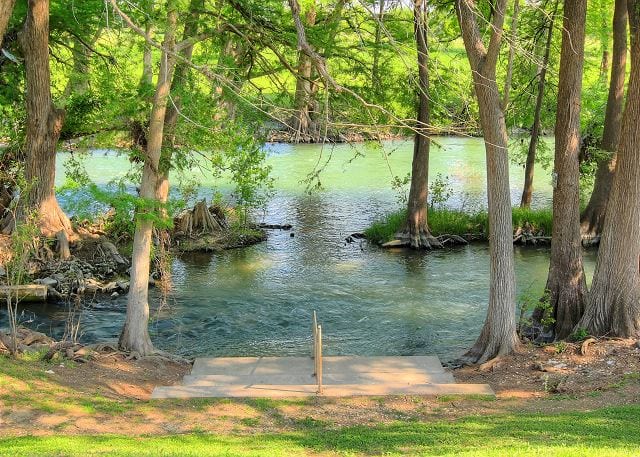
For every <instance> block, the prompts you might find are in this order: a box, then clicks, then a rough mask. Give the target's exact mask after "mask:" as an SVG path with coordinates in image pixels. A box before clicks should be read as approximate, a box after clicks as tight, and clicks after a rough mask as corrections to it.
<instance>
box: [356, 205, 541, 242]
mask: <svg viewBox="0 0 640 457" xmlns="http://www.w3.org/2000/svg"><path fill="white" fill-rule="evenodd" d="M406 217H407V212H406V210H400V211H396V212H394V213H391V214H388V215H386V216H385V217H384V218H382V219H380V220H378V221H376V222H374V223H373V224H371V226H370V227H369V228H367V229H366V230H365V231H364V233H365V235H366V237H367V239H368V240H369V241H371V242H374V243H378V244H382V243H385V242H387V241H390V240H392V239H393V238H394V237H395V234H396V233H397V232H398V231H400V229H401V228H402V225H403V224H404V222H405V220H406ZM512 219H513V227H514V229H515V228H518V227H525V226H527V225H528V226H529V227H530V230H531V231H533V232H535V233H542V234H544V235H547V236H550V235H551V221H552V214H551V210H550V209H537V210H532V209H523V208H513V209H512ZM428 221H429V229H430V230H431V233H432V235H434V236H439V235H445V234H448V235H459V236H465V235H466V236H469V235H471V236H473V237H474V238H485V237H486V234H487V232H488V226H489V216H488V214H487V212H486V211H481V212H477V213H469V212H466V211H460V210H453V209H429V214H428Z"/></svg>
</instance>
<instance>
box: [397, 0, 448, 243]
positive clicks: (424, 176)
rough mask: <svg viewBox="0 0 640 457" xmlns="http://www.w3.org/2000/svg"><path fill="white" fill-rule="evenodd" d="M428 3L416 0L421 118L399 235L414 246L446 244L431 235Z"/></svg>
mask: <svg viewBox="0 0 640 457" xmlns="http://www.w3.org/2000/svg"><path fill="white" fill-rule="evenodd" d="M426 11H427V5H426V1H424V0H414V1H413V24H414V33H415V36H416V49H417V55H418V119H417V120H418V122H417V125H416V133H415V137H414V140H413V161H412V164H411V187H410V189H409V200H408V201H407V222H406V227H405V233H402V234H399V235H398V237H399V238H408V239H409V243H410V245H411V247H412V248H414V249H431V248H434V247H442V245H441V244H440V242H439V241H438V240H437V239H436V238H434V237H433V236H431V233H430V232H429V226H428V224H427V196H428V192H429V188H428V185H429V144H430V141H429V136H428V131H427V129H428V128H429V122H430V119H429V111H430V109H429V68H428V64H429V48H428V45H427V40H428V38H427V24H428V23H427V13H426Z"/></svg>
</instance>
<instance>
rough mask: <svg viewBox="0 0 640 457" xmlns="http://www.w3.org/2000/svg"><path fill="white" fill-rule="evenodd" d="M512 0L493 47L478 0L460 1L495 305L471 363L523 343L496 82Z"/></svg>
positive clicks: (501, 6)
mask: <svg viewBox="0 0 640 457" xmlns="http://www.w3.org/2000/svg"><path fill="white" fill-rule="evenodd" d="M506 4H507V1H506V0H498V1H497V2H496V3H495V9H494V14H493V17H492V21H491V30H492V31H491V35H490V40H489V44H488V46H487V47H485V45H484V43H483V42H482V35H481V33H480V30H479V28H478V23H477V21H476V17H478V15H480V14H481V13H480V12H479V11H478V9H477V7H476V1H475V0H456V12H457V15H458V20H459V22H460V28H461V29H462V38H463V41H464V45H465V48H466V51H467V57H468V59H469V63H470V65H471V71H472V73H473V82H474V87H475V92H476V96H477V98H478V107H479V111H480V123H481V125H482V131H483V133H484V141H485V150H486V158H487V194H488V209H489V227H490V233H489V257H490V274H489V306H488V309H487V318H486V320H485V323H484V326H483V328H482V331H481V333H480V336H479V337H478V339H477V341H476V342H475V344H474V345H473V347H472V348H471V349H470V350H469V351H468V352H467V353H466V354H465V355H464V356H463V357H462V360H463V361H465V362H470V363H479V362H484V361H486V360H488V359H491V358H494V357H497V356H501V355H504V354H508V353H509V352H511V351H512V350H513V349H514V348H515V347H516V346H517V344H518V338H517V335H516V319H515V270H514V260H513V224H512V219H511V197H510V189H509V157H508V138H507V127H506V124H505V119H504V112H503V111H502V105H501V99H500V92H499V90H498V84H497V82H496V64H497V60H498V55H499V52H500V44H501V41H502V30H503V24H504V13H505V9H506Z"/></svg>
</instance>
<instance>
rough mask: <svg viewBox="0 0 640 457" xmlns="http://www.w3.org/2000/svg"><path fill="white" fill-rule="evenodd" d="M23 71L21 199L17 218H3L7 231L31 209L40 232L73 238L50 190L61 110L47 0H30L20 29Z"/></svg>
mask: <svg viewBox="0 0 640 457" xmlns="http://www.w3.org/2000/svg"><path fill="white" fill-rule="evenodd" d="M19 40H20V44H21V46H22V49H23V52H24V59H25V76H26V97H25V99H26V109H27V126H26V131H25V144H24V154H25V172H24V173H25V181H26V182H27V183H28V185H29V187H28V188H27V189H25V194H26V198H25V200H24V201H23V203H22V204H21V205H20V208H19V210H18V214H17V215H16V217H15V218H14V217H10V218H9V219H10V220H7V221H6V225H5V227H4V232H5V233H9V232H11V231H12V230H13V228H14V227H15V223H16V219H18V220H20V219H23V218H25V217H27V216H28V215H30V214H31V213H34V212H35V214H36V221H37V225H38V227H39V228H40V231H41V232H42V234H43V235H44V236H47V237H49V236H51V237H53V236H55V235H56V233H58V232H59V231H60V230H64V231H65V232H66V233H67V236H68V238H69V239H73V238H75V233H74V231H73V228H72V227H71V222H70V221H69V218H68V217H67V216H66V214H64V212H63V211H62V209H61V208H60V205H58V200H56V194H55V175H56V146H57V144H58V138H59V137H60V131H61V130H62V124H63V122H64V110H61V109H57V108H56V107H55V106H54V104H53V101H52V99H51V73H50V69H49V0H29V2H28V9H27V17H26V20H25V23H24V29H23V31H22V33H21V34H20V38H19Z"/></svg>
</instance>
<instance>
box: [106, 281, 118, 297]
mask: <svg viewBox="0 0 640 457" xmlns="http://www.w3.org/2000/svg"><path fill="white" fill-rule="evenodd" d="M117 289H118V283H117V282H115V281H111V282H110V283H108V284H105V285H104V286H102V292H104V293H107V294H110V293H111V292H115V291H116V290H117Z"/></svg>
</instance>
